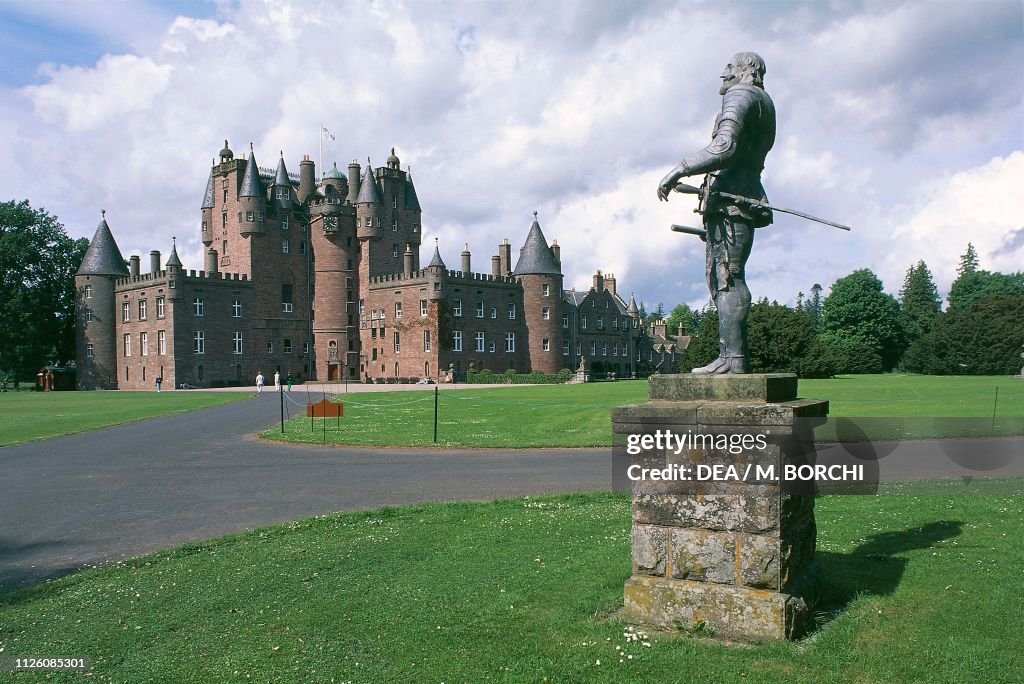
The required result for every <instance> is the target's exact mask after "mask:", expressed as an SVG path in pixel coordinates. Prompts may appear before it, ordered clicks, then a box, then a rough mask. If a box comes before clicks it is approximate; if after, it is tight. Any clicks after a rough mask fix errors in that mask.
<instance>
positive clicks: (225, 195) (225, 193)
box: [222, 188, 228, 204]
mask: <svg viewBox="0 0 1024 684" xmlns="http://www.w3.org/2000/svg"><path fill="white" fill-rule="evenodd" d="M223 190H224V201H223V202H222V204H227V203H228V189H227V188H224V189H223Z"/></svg>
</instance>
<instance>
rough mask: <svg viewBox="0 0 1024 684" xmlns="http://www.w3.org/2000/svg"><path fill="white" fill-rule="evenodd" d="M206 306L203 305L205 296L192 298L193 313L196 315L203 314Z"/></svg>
mask: <svg viewBox="0 0 1024 684" xmlns="http://www.w3.org/2000/svg"><path fill="white" fill-rule="evenodd" d="M204 310H205V307H204V306H203V298H202V297H196V298H195V299H193V300H192V313H193V314H195V315H196V316H202V315H203V311H204Z"/></svg>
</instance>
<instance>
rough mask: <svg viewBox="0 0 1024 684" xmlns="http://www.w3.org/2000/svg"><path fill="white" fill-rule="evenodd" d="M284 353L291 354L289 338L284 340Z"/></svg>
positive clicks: (290, 339) (290, 340)
mask: <svg viewBox="0 0 1024 684" xmlns="http://www.w3.org/2000/svg"><path fill="white" fill-rule="evenodd" d="M284 353H285V354H291V353H292V338H290V337H286V338H284Z"/></svg>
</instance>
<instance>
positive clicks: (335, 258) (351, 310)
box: [300, 162, 362, 380]
mask: <svg viewBox="0 0 1024 684" xmlns="http://www.w3.org/2000/svg"><path fill="white" fill-rule="evenodd" d="M310 164H311V165H312V162H310ZM322 181H323V184H322V187H321V189H322V193H314V194H312V195H310V197H309V198H308V199H309V201H310V206H309V215H310V220H309V227H310V236H309V238H310V244H311V246H312V253H313V256H314V258H313V264H314V268H315V271H314V275H313V277H314V282H315V283H316V300H315V301H316V305H315V308H316V316H315V317H314V319H313V357H314V358H313V363H312V365H311V367H312V369H313V370H314V373H315V377H316V378H318V379H320V380H342V379H344V378H346V377H356V372H357V369H358V368H359V329H358V323H359V320H358V312H357V302H358V301H359V297H360V292H361V291H362V290H361V288H362V286H361V284H360V278H359V271H358V264H359V241H358V239H357V238H356V210H355V207H353V206H352V205H351V204H350V203H349V201H348V193H349V192H350V191H351V187H350V186H349V184H348V180H347V179H346V178H345V174H344V173H342V172H341V171H340V170H339V169H338V165H337V164H334V166H333V167H331V169H330V170H328V171H327V173H325V174H324V175H323V179H322ZM300 183H301V180H300Z"/></svg>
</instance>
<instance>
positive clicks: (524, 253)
mask: <svg viewBox="0 0 1024 684" xmlns="http://www.w3.org/2000/svg"><path fill="white" fill-rule="evenodd" d="M513 275H515V276H516V278H518V279H519V282H520V283H521V284H522V286H523V309H524V311H523V315H524V316H525V318H526V328H527V330H528V331H529V332H528V335H529V340H528V341H527V345H528V347H527V349H528V351H529V355H530V370H539V371H543V372H545V373H557V372H558V371H559V370H561V368H562V366H563V361H562V340H563V333H562V269H561V267H560V266H559V265H558V260H557V259H555V255H554V253H553V252H552V251H551V247H550V246H548V242H547V240H545V239H544V233H543V232H542V231H541V229H540V222H539V221H538V220H537V212H534V213H533V225H532V226H530V233H529V234H528V235H527V236H526V242H525V243H524V244H523V247H522V249H520V250H519V261H518V262H517V263H516V268H515V271H514V272H513Z"/></svg>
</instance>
